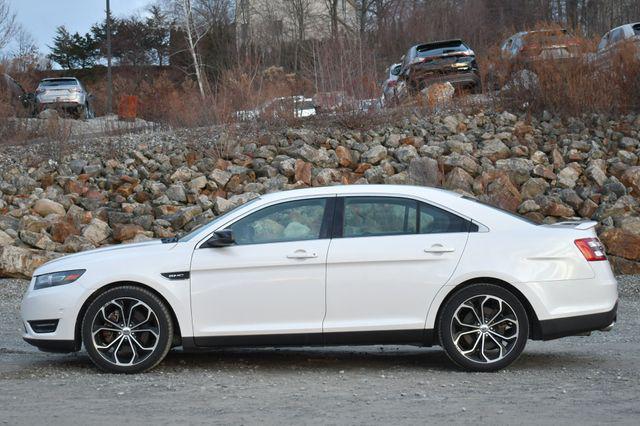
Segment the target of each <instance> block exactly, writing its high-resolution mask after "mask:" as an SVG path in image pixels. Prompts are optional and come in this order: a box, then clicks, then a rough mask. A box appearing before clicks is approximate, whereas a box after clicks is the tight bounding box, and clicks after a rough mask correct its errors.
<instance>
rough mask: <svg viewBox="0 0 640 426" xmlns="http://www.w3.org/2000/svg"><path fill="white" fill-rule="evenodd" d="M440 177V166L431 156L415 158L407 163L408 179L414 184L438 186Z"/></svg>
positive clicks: (440, 181)
mask: <svg viewBox="0 0 640 426" xmlns="http://www.w3.org/2000/svg"><path fill="white" fill-rule="evenodd" d="M442 178H443V176H442V171H441V170H440V166H439V165H438V162H437V161H436V160H434V159H433V158H429V157H423V158H415V159H413V160H411V163H409V181H410V182H411V183H413V184H414V185H421V186H439V185H440V184H441V183H442Z"/></svg>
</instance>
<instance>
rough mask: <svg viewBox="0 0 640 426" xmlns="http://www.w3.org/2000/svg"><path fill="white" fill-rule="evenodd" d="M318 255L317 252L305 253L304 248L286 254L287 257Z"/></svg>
mask: <svg viewBox="0 0 640 426" xmlns="http://www.w3.org/2000/svg"><path fill="white" fill-rule="evenodd" d="M316 257H318V254H317V253H307V251H306V250H296V251H294V252H293V253H290V254H288V255H287V259H313V258H316Z"/></svg>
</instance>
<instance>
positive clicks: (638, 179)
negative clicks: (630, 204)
mask: <svg viewBox="0 0 640 426" xmlns="http://www.w3.org/2000/svg"><path fill="white" fill-rule="evenodd" d="M621 180H622V183H624V184H625V185H626V186H627V187H630V188H631V190H632V195H634V196H636V197H640V166H636V167H629V168H628V169H627V170H626V171H625V172H624V174H623V175H622V179H621Z"/></svg>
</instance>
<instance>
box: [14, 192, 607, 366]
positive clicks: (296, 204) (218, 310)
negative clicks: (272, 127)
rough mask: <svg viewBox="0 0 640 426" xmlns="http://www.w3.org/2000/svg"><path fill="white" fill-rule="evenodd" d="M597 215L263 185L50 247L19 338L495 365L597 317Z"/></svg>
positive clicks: (601, 273) (603, 321)
mask: <svg viewBox="0 0 640 426" xmlns="http://www.w3.org/2000/svg"><path fill="white" fill-rule="evenodd" d="M594 225H595V222H563V223H558V224H555V225H535V224H533V223H530V222H528V221H527V220H525V219H523V218H521V217H518V216H515V215H512V214H510V213H506V212H503V211H500V210H497V209H495V208H493V207H489V206H486V205H484V204H480V203H478V202H477V201H474V200H472V199H468V198H465V197H462V196H460V195H459V194H456V193H452V192H448V191H444V190H439V189H433V188H424V187H412V186H390V185H389V186H386V185H358V186H333V187H325V188H312V189H303V190H294V191H288V192H280V193H274V194H268V195H264V196H261V197H259V198H257V199H254V200H252V201H251V202H249V203H247V204H245V205H243V206H241V207H238V208H237V209H235V210H232V211H231V212H229V213H227V214H225V215H223V216H220V217H218V218H216V219H215V220H214V221H212V222H210V223H209V224H207V225H205V226H203V227H201V228H199V229H197V230H195V231H193V232H191V233H190V234H187V235H185V236H184V237H182V238H180V239H165V240H162V241H153V242H147V243H141V244H130V245H119V246H113V247H108V248H103V249H99V250H93V251H88V252H84V253H79V254H75V255H71V256H66V257H64V258H61V259H58V260H55V261H52V262H50V263H47V264H45V265H43V266H42V267H40V268H39V269H38V270H37V271H36V272H35V274H34V277H33V279H32V280H31V284H30V285H29V289H28V291H27V293H26V294H25V296H24V299H23V302H22V318H23V321H24V329H25V331H24V336H23V337H24V339H25V340H26V341H27V342H29V343H31V344H33V345H35V346H37V347H38V348H40V349H42V350H45V351H58V352H71V351H78V350H80V348H81V347H82V345H84V347H85V349H86V351H87V353H88V354H89V357H90V358H91V359H92V360H93V362H94V363H95V364H96V365H97V366H98V367H100V368H101V369H103V370H106V371H110V372H118V373H132V372H141V371H145V370H149V369H150V368H153V367H154V366H156V365H157V364H158V363H159V362H161V361H162V359H163V358H164V357H165V355H166V354H167V352H168V351H169V350H170V349H171V348H172V347H175V346H182V347H183V348H184V349H185V350H196V349H201V348H220V347H226V346H268V347H271V346H281V345H287V346H310V345H369V344H394V345H396V344H410V345H420V346H430V345H434V344H438V345H440V346H442V347H443V348H444V350H445V351H446V353H447V355H448V356H449V358H451V360H452V361H453V362H454V363H455V364H457V365H458V366H460V367H462V368H464V369H468V370H476V371H493V370H498V369H500V368H503V367H505V366H507V365H509V364H511V363H512V362H514V361H515V360H516V359H517V358H518V356H519V355H520V354H521V353H522V351H523V349H524V347H525V344H526V342H527V340H528V339H535V340H548V339H555V338H558V337H563V336H570V335H576V334H584V333H587V332H590V331H594V330H608V329H610V328H611V326H613V323H614V322H615V320H616V309H617V299H618V294H617V283H616V280H615V278H614V276H613V274H612V272H611V268H610V266H609V262H608V261H607V259H606V257H605V254H604V252H603V247H602V245H601V244H600V242H599V241H598V239H597V238H596V235H595V232H594V230H593V226H594Z"/></svg>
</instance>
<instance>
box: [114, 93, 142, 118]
mask: <svg viewBox="0 0 640 426" xmlns="http://www.w3.org/2000/svg"><path fill="white" fill-rule="evenodd" d="M138 103H139V99H138V97H137V96H133V95H125V96H122V97H120V102H119V103H118V118H120V120H129V121H133V120H135V119H136V117H137V116H138Z"/></svg>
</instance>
